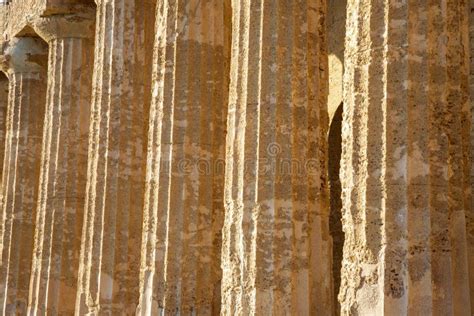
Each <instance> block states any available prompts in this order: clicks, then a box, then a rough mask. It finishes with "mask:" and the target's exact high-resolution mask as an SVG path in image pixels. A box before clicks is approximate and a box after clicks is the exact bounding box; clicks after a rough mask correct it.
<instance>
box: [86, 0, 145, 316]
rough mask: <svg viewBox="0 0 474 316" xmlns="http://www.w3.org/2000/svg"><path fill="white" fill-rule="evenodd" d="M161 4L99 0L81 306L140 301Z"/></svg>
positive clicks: (102, 308) (118, 307) (115, 310)
mask: <svg viewBox="0 0 474 316" xmlns="http://www.w3.org/2000/svg"><path fill="white" fill-rule="evenodd" d="M153 34H154V4H153V2H152V1H143V0H116V1H99V3H98V9H97V24H96V50H95V62H94V67H95V75H94V81H93V95H92V113H91V127H90V136H89V137H90V143H89V167H88V172H87V175H88V182H87V194H86V208H85V222H84V228H83V237H82V251H81V259H80V260H81V267H80V275H79V282H80V283H79V289H78V291H79V292H78V296H77V299H78V301H77V304H78V305H77V311H78V312H79V313H80V314H83V313H97V312H100V313H106V312H109V313H112V314H113V315H118V314H120V313H121V312H123V313H127V314H132V313H133V312H134V311H135V309H136V306H137V304H138V295H139V290H138V286H139V278H138V276H139V274H140V258H141V257H140V253H141V231H142V211H143V196H144V188H145V185H144V181H143V179H144V177H145V166H146V164H145V163H146V129H145V126H147V123H148V121H147V117H148V115H147V112H148V109H149V106H148V104H149V102H150V95H151V89H150V85H151V72H152V71H151V69H152V66H151V59H152V56H153V54H152V51H153Z"/></svg>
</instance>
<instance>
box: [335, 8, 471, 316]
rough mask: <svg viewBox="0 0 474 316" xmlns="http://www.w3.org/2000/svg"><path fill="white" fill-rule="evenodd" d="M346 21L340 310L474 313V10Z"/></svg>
mask: <svg viewBox="0 0 474 316" xmlns="http://www.w3.org/2000/svg"><path fill="white" fill-rule="evenodd" d="M347 11H348V18H347V34H346V52H345V78H344V84H345V89H344V91H345V96H344V123H343V158H342V171H341V172H342V173H341V179H342V186H343V205H344V218H343V225H344V231H345V236H346V241H345V246H344V260H343V270H342V287H341V294H340V297H339V298H340V301H341V311H342V313H343V314H344V315H349V314H360V315H381V314H386V315H406V314H410V315H431V314H434V315H471V310H470V299H469V271H468V259H467V243H466V219H465V218H466V213H467V212H469V210H470V207H471V206H470V192H469V191H470V189H469V185H468V183H469V180H468V175H469V172H468V170H469V167H468V164H469V158H468V155H469V153H468V151H469V136H468V135H469V128H470V117H469V102H468V97H467V96H468V86H467V84H468V77H467V71H468V65H467V56H466V49H467V47H468V43H467V41H466V36H465V35H466V34H467V23H468V22H467V21H468V19H467V17H468V8H467V5H466V2H465V1H463V0H447V1H441V0H439V1H438V0H436V1H425V0H423V1H420V0H408V1H398V0H383V1H374V0H362V1H356V0H349V1H348V8H347ZM466 184H467V185H466Z"/></svg>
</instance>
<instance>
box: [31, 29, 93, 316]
mask: <svg viewBox="0 0 474 316" xmlns="http://www.w3.org/2000/svg"><path fill="white" fill-rule="evenodd" d="M49 46H50V54H49V59H50V60H49V69H48V71H49V80H48V97H47V105H46V119H45V127H44V140H43V150H42V163H41V181H40V189H39V190H40V197H39V199H38V209H37V228H36V236H35V255H34V258H33V272H32V279H31V284H30V303H29V312H30V313H32V314H37V313H39V314H42V313H53V314H55V313H59V314H60V313H72V312H74V305H75V304H74V302H75V298H76V286H77V273H78V265H79V251H80V242H81V229H82V221H83V208H84V201H85V192H84V191H85V188H86V170H87V165H86V164H87V132H88V126H89V124H88V122H89V114H90V113H89V107H90V94H91V90H90V86H91V83H90V80H91V78H90V77H91V69H92V62H91V60H90V55H91V53H92V50H91V43H89V40H87V39H83V38H77V37H72V38H68V37H59V38H53V39H52V40H50V41H49Z"/></svg>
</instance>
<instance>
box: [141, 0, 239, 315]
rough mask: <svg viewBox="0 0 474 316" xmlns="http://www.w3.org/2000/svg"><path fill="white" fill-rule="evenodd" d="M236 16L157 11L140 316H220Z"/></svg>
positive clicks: (180, 2)
mask: <svg viewBox="0 0 474 316" xmlns="http://www.w3.org/2000/svg"><path fill="white" fill-rule="evenodd" d="M229 10H230V6H229V3H228V2H227V1H222V0H211V1H205V2H203V1H199V0H191V1H189V0H165V1H158V2H157V8H156V19H157V21H156V23H155V25H156V30H155V32H156V35H155V55H154V60H153V62H154V65H153V87H152V91H153V100H152V103H151V108H150V125H149V134H148V137H149V140H148V158H147V171H146V192H145V206H144V215H143V216H144V219H143V220H144V226H143V237H142V239H143V240H142V256H143V257H142V265H141V276H140V306H139V309H138V313H139V314H141V315H150V314H151V315H156V314H158V313H159V312H164V313H165V314H176V313H178V314H183V315H185V314H191V313H194V314H199V315H210V314H218V313H219V309H220V278H221V273H220V242H221V241H220V240H221V235H220V230H221V227H222V220H223V204H222V191H223V158H224V140H225V133H224V131H225V119H226V107H227V106H226V104H227V97H226V91H227V80H226V79H225V78H226V76H227V75H228V69H227V67H226V66H227V64H228V57H227V56H228V53H229V50H228V47H229V46H228V44H229V41H228V38H227V35H228V34H230V33H229V30H228V29H227V26H228V25H230V24H229V22H230V21H228V20H226V19H227V18H228V17H229V16H228V13H229Z"/></svg>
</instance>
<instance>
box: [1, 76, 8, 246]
mask: <svg viewBox="0 0 474 316" xmlns="http://www.w3.org/2000/svg"><path fill="white" fill-rule="evenodd" d="M8 87H9V82H8V77H7V76H6V75H5V74H4V73H3V72H0V166H1V168H2V170H0V179H2V178H3V157H4V155H5V141H6V123H7V122H6V121H7V112H8V90H9V88H8ZM1 199H2V197H1V195H0V203H2V202H1V201H2V200H1ZM0 243H1V242H0ZM0 248H1V247H0Z"/></svg>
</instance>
